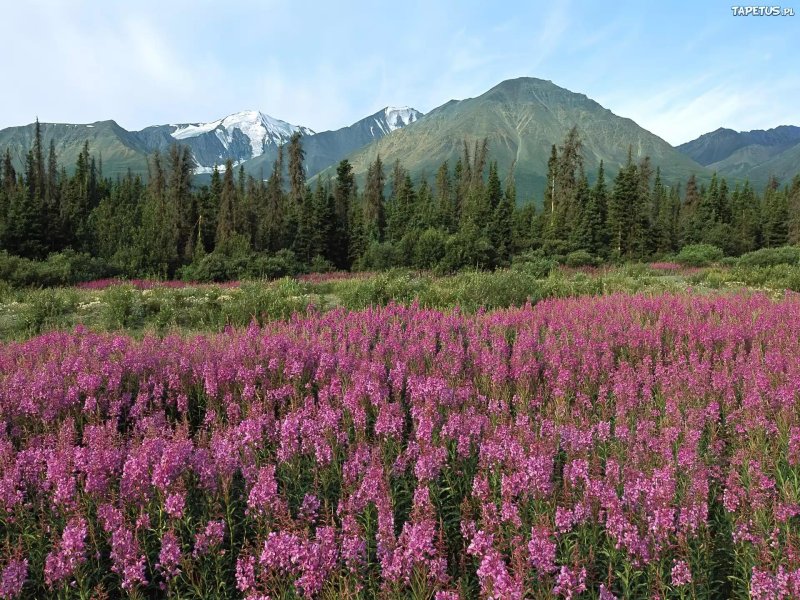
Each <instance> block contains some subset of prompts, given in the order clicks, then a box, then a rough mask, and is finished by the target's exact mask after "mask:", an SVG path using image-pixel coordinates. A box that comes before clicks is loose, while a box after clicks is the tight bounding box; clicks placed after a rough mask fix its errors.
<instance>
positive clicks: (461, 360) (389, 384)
mask: <svg viewBox="0 0 800 600" xmlns="http://www.w3.org/2000/svg"><path fill="white" fill-rule="evenodd" d="M798 331H800V296H797V295H794V294H791V293H787V295H786V296H785V297H783V298H781V299H778V300H776V299H774V298H770V297H768V296H766V295H763V294H759V293H737V294H728V295H724V296H717V295H707V296H693V295H689V294H658V295H651V296H647V295H630V294H611V295H607V296H603V297H584V298H567V299H554V300H545V301H542V302H540V303H538V304H537V305H535V306H530V305H526V306H524V307H520V308H509V309H502V310H496V311H483V310H479V311H478V312H477V313H476V314H467V313H462V312H460V311H459V310H458V309H452V310H446V311H440V310H433V309H424V308H421V307H420V306H418V305H415V304H411V305H408V306H401V305H396V304H390V305H388V306H386V307H379V308H369V309H365V310H361V311H347V310H345V309H336V310H331V311H328V312H324V313H322V312H315V311H314V310H313V309H312V310H309V311H308V312H307V313H306V314H304V315H295V316H294V317H292V318H290V319H288V320H284V321H274V322H268V323H266V324H264V325H263V326H261V327H259V326H257V325H256V324H253V325H252V326H251V327H250V328H248V329H241V330H230V331H227V332H225V333H222V334H213V335H205V336H178V335H172V336H167V337H163V338H160V337H156V336H145V337H144V338H142V339H138V340H137V339H134V338H132V337H130V336H128V335H125V334H119V333H93V332H91V331H89V330H88V329H86V328H83V327H78V328H77V329H75V330H74V331H72V332H50V333H45V334H42V335H40V336H38V337H34V338H32V339H29V340H27V341H21V342H10V343H6V344H3V345H0V422H1V423H2V426H3V427H2V431H0V598H45V597H57V598H118V597H132V598H153V597H167V598H253V599H255V598H258V599H264V598H273V599H275V598H295V597H305V598H377V597H379V598H414V599H423V598H425V599H428V598H432V599H435V600H455V599H457V598H463V599H467V598H478V597H480V598H496V599H514V598H520V599H521V598H551V597H554V596H555V597H560V598H601V599H604V600H608V599H611V598H662V599H667V598H680V599H684V598H748V597H752V598H758V599H789V598H798V597H800V403H798V399H797V394H798V390H800V361H798V359H797V357H798V356H800V334H798Z"/></svg>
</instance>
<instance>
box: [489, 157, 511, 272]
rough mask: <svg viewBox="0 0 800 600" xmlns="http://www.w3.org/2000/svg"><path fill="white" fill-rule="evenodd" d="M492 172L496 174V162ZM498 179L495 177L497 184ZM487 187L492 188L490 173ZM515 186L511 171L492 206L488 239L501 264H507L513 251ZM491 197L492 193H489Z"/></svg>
mask: <svg viewBox="0 0 800 600" xmlns="http://www.w3.org/2000/svg"><path fill="white" fill-rule="evenodd" d="M494 173H495V176H496V175H497V163H495V165H494ZM499 182H500V180H499V179H497V183H498V184H499ZM488 187H489V189H490V190H492V188H493V187H494V183H493V182H492V176H491V173H490V175H489V185H488ZM516 195H517V192H516V187H515V185H514V175H513V173H512V174H511V175H510V176H509V178H508V184H507V186H506V193H505V194H501V197H500V199H499V200H498V201H497V204H496V205H495V206H494V210H493V214H492V221H491V226H490V228H489V239H490V240H491V242H492V246H493V247H494V249H495V253H496V256H497V261H498V263H499V264H501V265H507V264H508V262H509V261H510V260H511V254H512V252H513V251H514V240H513V227H514V208H515V204H516ZM489 197H490V198H492V195H491V194H490V195H489Z"/></svg>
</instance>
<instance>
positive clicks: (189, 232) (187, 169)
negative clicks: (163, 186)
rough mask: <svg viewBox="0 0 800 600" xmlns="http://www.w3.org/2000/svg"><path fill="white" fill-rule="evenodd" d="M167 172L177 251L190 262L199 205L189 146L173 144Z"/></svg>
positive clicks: (168, 194) (168, 195)
mask: <svg viewBox="0 0 800 600" xmlns="http://www.w3.org/2000/svg"><path fill="white" fill-rule="evenodd" d="M168 161H169V163H168V171H167V192H166V193H167V201H168V202H170V203H171V204H172V205H173V209H174V213H175V220H176V222H175V229H176V230H177V240H176V248H175V251H176V253H177V255H178V256H179V257H182V258H183V259H185V260H187V261H189V260H191V258H192V255H193V254H194V240H193V236H194V235H195V221H196V220H197V217H196V216H195V214H194V213H195V212H196V210H197V205H196V204H195V203H194V197H193V194H192V175H193V173H194V166H195V165H194V159H193V158H192V153H191V150H189V148H188V147H187V146H179V145H178V144H173V145H172V146H170V149H169V156H168Z"/></svg>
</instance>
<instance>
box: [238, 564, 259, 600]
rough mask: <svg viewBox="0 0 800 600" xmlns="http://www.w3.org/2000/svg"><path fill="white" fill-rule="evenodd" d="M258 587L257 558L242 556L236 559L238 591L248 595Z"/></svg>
mask: <svg viewBox="0 0 800 600" xmlns="http://www.w3.org/2000/svg"><path fill="white" fill-rule="evenodd" d="M255 586H256V557H255V556H253V555H252V554H240V555H239V557H238V558H237V559H236V589H238V590H239V591H240V592H243V593H247V592H249V591H251V590H253V589H255Z"/></svg>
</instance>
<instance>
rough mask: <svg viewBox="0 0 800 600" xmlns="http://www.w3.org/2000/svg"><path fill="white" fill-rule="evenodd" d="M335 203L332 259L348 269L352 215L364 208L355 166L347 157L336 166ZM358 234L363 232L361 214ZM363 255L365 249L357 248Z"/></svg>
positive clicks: (359, 212)
mask: <svg viewBox="0 0 800 600" xmlns="http://www.w3.org/2000/svg"><path fill="white" fill-rule="evenodd" d="M333 203H334V206H335V215H336V216H335V219H336V225H335V227H334V230H333V236H334V240H333V243H332V245H331V248H330V252H331V256H330V257H329V258H330V260H332V261H333V263H334V264H335V265H336V266H337V268H339V269H348V268H350V266H351V251H350V246H351V244H352V240H351V229H352V228H351V218H352V215H353V214H354V213H355V214H358V215H361V213H362V209H361V206H360V204H359V203H358V199H357V192H356V181H355V177H354V176H353V167H352V165H351V164H350V162H349V161H348V160H347V159H344V160H342V161H340V162H339V165H338V166H337V167H336V181H335V182H334V185H333ZM359 227H360V229H359V231H358V232H357V233H358V235H360V236H362V237H363V235H364V233H363V219H362V217H361V216H359ZM356 253H357V254H358V256H359V257H360V256H361V253H363V250H361V251H360V253H359V251H358V250H356Z"/></svg>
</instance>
